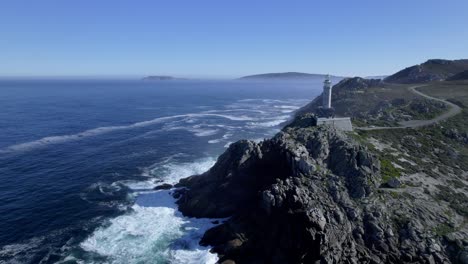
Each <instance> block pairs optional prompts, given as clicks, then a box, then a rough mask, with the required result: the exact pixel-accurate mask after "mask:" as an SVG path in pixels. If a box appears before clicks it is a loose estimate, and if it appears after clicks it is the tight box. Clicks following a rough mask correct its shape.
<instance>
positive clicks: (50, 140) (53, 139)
mask: <svg viewBox="0 0 468 264" xmlns="http://www.w3.org/2000/svg"><path fill="white" fill-rule="evenodd" d="M210 116H211V117H221V118H226V119H229V120H232V121H251V120H254V118H252V117H249V116H245V115H241V116H234V115H223V114H210V113H193V114H185V115H174V116H166V117H159V118H155V119H152V120H148V121H142V122H137V123H133V124H130V125H122V126H108V127H98V128H93V129H89V130H86V131H83V132H80V133H77V134H72V135H61V136H50V137H44V138H41V139H38V140H34V141H30V142H25V143H20V144H16V145H11V146H8V147H5V148H3V149H0V153H9V152H16V151H27V150H31V149H34V148H38V147H43V146H47V145H50V144H60V143H65V142H69V141H73V140H80V139H83V138H87V137H92V136H98V135H102V134H106V133H110V132H114V131H119V130H126V129H133V128H141V127H146V126H151V125H154V124H158V123H162V122H164V121H167V120H171V119H177V118H184V117H210Z"/></svg>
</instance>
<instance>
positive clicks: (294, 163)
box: [176, 117, 466, 263]
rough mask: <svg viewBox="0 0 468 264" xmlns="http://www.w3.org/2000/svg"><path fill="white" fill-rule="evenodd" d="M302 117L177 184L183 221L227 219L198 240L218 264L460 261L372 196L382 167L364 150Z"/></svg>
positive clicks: (400, 208) (406, 211) (454, 251)
mask: <svg viewBox="0 0 468 264" xmlns="http://www.w3.org/2000/svg"><path fill="white" fill-rule="evenodd" d="M308 118H310V117H305V118H302V119H300V120H296V122H293V123H292V124H290V125H289V126H287V127H286V128H285V129H283V131H282V132H280V133H278V134H277V135H276V136H275V137H273V138H272V139H269V140H265V141H263V142H260V143H255V142H252V141H246V140H242V141H239V142H236V143H234V144H231V145H230V147H229V148H228V150H227V151H226V152H225V153H224V154H222V155H221V156H220V157H219V159H218V161H217V163H216V164H215V165H214V166H213V167H212V168H211V169H210V170H209V171H207V172H206V173H204V174H201V175H198V176H191V177H189V178H186V179H183V180H181V181H180V183H179V184H178V185H177V186H178V187H185V188H181V189H179V192H178V193H176V195H177V197H180V199H179V200H178V204H179V209H180V210H181V211H182V212H183V213H184V214H185V215H187V216H192V217H217V218H224V217H229V218H228V220H226V221H225V222H224V223H222V224H221V225H219V226H216V227H214V228H212V229H210V230H208V231H207V232H206V233H205V235H204V237H203V239H202V241H201V244H202V245H210V246H213V251H214V252H216V253H218V255H219V256H220V263H444V262H447V263H449V262H450V259H449V256H451V257H452V258H453V256H455V258H459V256H461V258H463V256H465V255H466V252H465V253H464V251H463V250H462V248H463V242H460V240H459V238H458V240H457V239H455V240H456V241H457V242H456V243H458V244H460V243H461V244H460V245H461V246H453V243H455V242H453V243H452V246H450V247H449V246H447V244H443V243H445V242H442V241H441V240H438V239H433V238H432V236H430V235H428V233H427V230H426V229H425V227H424V225H423V224H422V223H421V222H420V220H418V219H412V217H411V213H410V212H413V209H412V207H411V205H408V207H405V206H404V205H402V203H401V202H395V203H387V202H385V201H382V200H380V199H381V198H380V195H379V190H378V186H379V185H380V184H381V176H380V163H379V161H378V159H376V157H374V156H373V155H372V154H370V153H369V152H368V150H367V149H366V148H365V147H362V146H360V145H357V144H354V143H353V141H352V140H351V139H349V138H348V137H347V136H346V135H345V134H343V133H342V132H339V131H336V130H333V129H330V128H325V127H315V126H313V125H311V124H310V123H311V122H309V121H310V120H309V119H308ZM312 123H313V122H312ZM387 206H389V207H387ZM418 210H419V211H425V210H426V209H425V208H419V209H418ZM428 211H430V210H428ZM398 212H399V214H401V215H398V214H397V213H398ZM419 213H420V212H419ZM456 243H455V244H456ZM465 246H466V245H465ZM463 254H465V255H463Z"/></svg>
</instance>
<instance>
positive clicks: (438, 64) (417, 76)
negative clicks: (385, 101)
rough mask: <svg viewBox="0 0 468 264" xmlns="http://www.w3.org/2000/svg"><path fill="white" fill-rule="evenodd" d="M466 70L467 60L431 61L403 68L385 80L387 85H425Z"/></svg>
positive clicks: (467, 68) (467, 67)
mask: <svg viewBox="0 0 468 264" xmlns="http://www.w3.org/2000/svg"><path fill="white" fill-rule="evenodd" d="M466 70H468V59H461V60H442V59H431V60H428V61H426V62H424V63H422V64H419V65H414V66H411V67H408V68H405V69H403V70H401V71H399V72H397V73H395V74H393V75H390V76H388V77H387V78H385V81H386V82H389V83H407V84H408V83H426V82H431V81H441V80H445V79H447V78H450V77H452V76H453V75H455V74H457V73H460V72H462V71H466Z"/></svg>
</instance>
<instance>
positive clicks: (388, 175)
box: [380, 158, 401, 182]
mask: <svg viewBox="0 0 468 264" xmlns="http://www.w3.org/2000/svg"><path fill="white" fill-rule="evenodd" d="M380 173H381V175H382V181H383V182H388V181H389V180H391V179H393V178H399V177H400V175H401V172H400V170H399V169H397V168H395V166H393V164H392V162H391V161H390V160H388V159H384V158H380Z"/></svg>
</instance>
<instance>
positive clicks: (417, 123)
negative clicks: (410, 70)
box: [354, 85, 462, 130]
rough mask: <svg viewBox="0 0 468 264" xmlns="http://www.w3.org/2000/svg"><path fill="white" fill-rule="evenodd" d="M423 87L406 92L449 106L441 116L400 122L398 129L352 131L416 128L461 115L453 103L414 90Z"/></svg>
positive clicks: (419, 86)
mask: <svg viewBox="0 0 468 264" xmlns="http://www.w3.org/2000/svg"><path fill="white" fill-rule="evenodd" d="M424 86H426V85H416V86H411V87H408V90H409V91H410V92H412V93H414V94H417V95H419V96H422V97H425V98H427V99H431V100H435V101H439V102H442V103H444V104H446V105H448V106H449V110H448V111H446V112H444V113H443V114H441V115H439V116H437V117H435V118H433V119H428V120H409V121H402V122H400V123H399V124H400V126H398V127H355V128H354V129H358V130H380V129H401V128H418V127H422V126H427V125H432V124H435V123H438V122H440V121H443V120H446V119H448V118H450V117H452V116H454V115H457V114H459V113H461V111H462V109H461V107H459V106H458V105H456V104H454V103H451V102H449V101H447V100H444V99H440V98H435V97H432V96H429V95H427V94H424V93H422V92H420V91H418V90H416V89H417V88H421V87H424Z"/></svg>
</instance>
